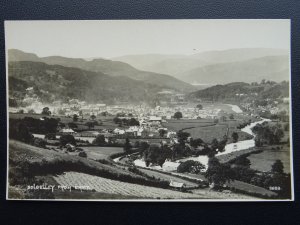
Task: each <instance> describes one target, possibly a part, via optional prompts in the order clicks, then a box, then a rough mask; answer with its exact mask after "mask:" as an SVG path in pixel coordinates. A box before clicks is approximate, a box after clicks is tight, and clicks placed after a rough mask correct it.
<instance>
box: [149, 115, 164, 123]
mask: <svg viewBox="0 0 300 225" xmlns="http://www.w3.org/2000/svg"><path fill="white" fill-rule="evenodd" d="M161 120H162V119H161V117H160V116H150V117H149V122H156V123H161Z"/></svg>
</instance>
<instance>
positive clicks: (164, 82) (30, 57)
mask: <svg viewBox="0 0 300 225" xmlns="http://www.w3.org/2000/svg"><path fill="white" fill-rule="evenodd" d="M8 61H9V62H12V61H34V62H44V63H46V64H49V65H61V66H64V67H75V68H79V69H83V70H88V71H92V72H101V73H104V74H107V75H110V76H126V77H129V78H131V79H134V80H139V81H143V82H146V83H148V84H154V85H158V86H164V87H165V88H171V89H176V90H180V91H183V92H188V91H191V90H195V88H194V87H193V86H192V85H190V84H187V83H185V82H183V81H181V80H178V79H176V78H174V77H172V76H170V75H165V74H158V73H153V72H147V71H141V70H138V69H136V68H134V67H133V66H131V65H129V64H127V63H124V62H118V61H112V60H107V59H101V58H99V59H93V60H90V61H87V60H84V59H80V58H67V57H61V56H50V57H41V58H40V57H38V56H37V55H35V54H31V53H25V52H22V51H20V50H16V49H10V50H8Z"/></svg>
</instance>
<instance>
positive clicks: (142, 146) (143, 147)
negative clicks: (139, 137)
mask: <svg viewBox="0 0 300 225" xmlns="http://www.w3.org/2000/svg"><path fill="white" fill-rule="evenodd" d="M149 146H150V145H149V144H148V143H147V142H145V141H142V142H141V143H140V146H139V152H140V153H143V152H144V151H146V150H147V149H148V148H149Z"/></svg>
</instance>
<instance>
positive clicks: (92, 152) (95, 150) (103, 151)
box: [82, 147, 124, 160]
mask: <svg viewBox="0 0 300 225" xmlns="http://www.w3.org/2000/svg"><path fill="white" fill-rule="evenodd" d="M82 149H83V150H84V151H85V152H86V153H87V157H88V158H89V159H94V160H99V159H107V157H108V156H110V155H111V154H115V153H120V152H123V151H124V150H123V148H121V147H82Z"/></svg>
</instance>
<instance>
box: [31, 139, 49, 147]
mask: <svg viewBox="0 0 300 225" xmlns="http://www.w3.org/2000/svg"><path fill="white" fill-rule="evenodd" d="M46 144H47V142H46V141H45V140H44V139H41V138H34V139H33V145H34V146H36V147H40V148H46Z"/></svg>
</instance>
